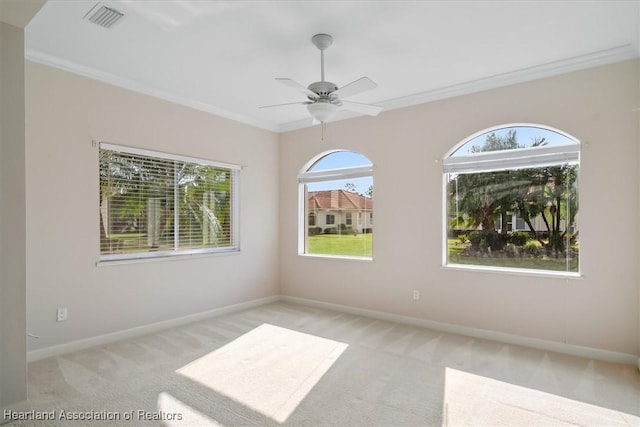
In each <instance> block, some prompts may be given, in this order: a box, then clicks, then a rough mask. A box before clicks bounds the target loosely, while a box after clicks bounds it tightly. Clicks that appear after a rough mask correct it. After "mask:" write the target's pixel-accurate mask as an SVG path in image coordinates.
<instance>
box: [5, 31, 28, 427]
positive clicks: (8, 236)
mask: <svg viewBox="0 0 640 427" xmlns="http://www.w3.org/2000/svg"><path fill="white" fill-rule="evenodd" d="M23 68H24V31H23V30H22V28H17V27H14V26H12V25H9V24H5V23H4V22H2V21H0V200H1V202H0V411H3V410H4V409H5V408H9V407H11V408H14V407H15V405H20V404H21V403H22V402H25V401H26V399H27V383H26V378H27V363H26V355H25V347H26V334H25V333H26V327H25V325H26V319H25V304H26V300H25V187H24V162H25V139H24V138H25V137H24V120H25V118H24V72H23ZM3 418H4V417H2V418H0V423H2V421H3Z"/></svg>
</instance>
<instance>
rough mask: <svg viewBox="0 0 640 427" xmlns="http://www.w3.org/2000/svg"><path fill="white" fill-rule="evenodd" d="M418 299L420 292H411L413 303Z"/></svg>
mask: <svg viewBox="0 0 640 427" xmlns="http://www.w3.org/2000/svg"><path fill="white" fill-rule="evenodd" d="M419 299H420V291H418V290H414V291H413V300H414V301H418V300H419Z"/></svg>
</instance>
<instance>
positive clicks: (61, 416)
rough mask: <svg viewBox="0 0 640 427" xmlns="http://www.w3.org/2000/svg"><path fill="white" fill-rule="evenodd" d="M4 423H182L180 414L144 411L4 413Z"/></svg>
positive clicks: (8, 411) (32, 411) (7, 411)
mask: <svg viewBox="0 0 640 427" xmlns="http://www.w3.org/2000/svg"><path fill="white" fill-rule="evenodd" d="M3 419H4V421H30V420H36V421H54V420H61V421H182V414H181V413H180V412H165V411H154V412H151V411H144V410H142V409H138V410H133V409H132V410H131V411H126V412H114V411H65V410H64V409H60V410H58V411H56V410H53V411H35V410H31V411H11V410H7V409H5V410H4V411H3Z"/></svg>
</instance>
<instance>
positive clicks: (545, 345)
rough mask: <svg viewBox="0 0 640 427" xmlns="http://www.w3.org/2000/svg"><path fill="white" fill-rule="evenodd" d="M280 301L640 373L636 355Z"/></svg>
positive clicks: (322, 304)
mask: <svg viewBox="0 0 640 427" xmlns="http://www.w3.org/2000/svg"><path fill="white" fill-rule="evenodd" d="M281 300H282V301H288V302H292V303H296V304H301V305H307V306H310V307H316V308H323V309H326V310H333V311H338V312H342V313H348V314H355V315H359V316H365V317H371V318H374V319H380V320H386V321H390V322H396V323H402V324H405V325H412V326H419V327H424V328H429V329H433V330H436V331H442V332H447V333H451V334H458V335H465V336H469V337H473V338H480V339H485V340H491V341H498V342H503V343H506V344H514V345H520V346H523V347H530V348H535V349H538V350H545V351H553V352H557V353H563V354H569V355H572V356H579V357H585V358H588V359H595V360H602V361H606V362H614V363H623V364H627V365H634V364H636V363H637V364H638V369H640V358H639V357H638V356H637V355H634V354H627V353H619V352H615V351H609V350H601V349H598V348H592V347H584V346H579V345H575V344H567V343H562V342H556V341H548V340H542V339H538V338H530V337H524V336H520V335H513V334H507V333H504V332H497V331H490V330H486V329H478V328H472V327H468V326H460V325H454V324H451V323H443V322H436V321H433V320H427V319H420V318H417V317H409V316H401V315H398V314H391V313H385V312H382V311H375V310H367V309H363V308H357V307H352V306H347V305H341V304H333V303H328V302H322V301H317V300H311V299H305V298H298V297H291V296H287V295H283V296H282V297H281Z"/></svg>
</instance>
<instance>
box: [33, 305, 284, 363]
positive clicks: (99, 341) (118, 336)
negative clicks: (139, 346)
mask: <svg viewBox="0 0 640 427" xmlns="http://www.w3.org/2000/svg"><path fill="white" fill-rule="evenodd" d="M279 300H280V296H279V295H274V296H270V297H266V298H259V299H255V300H251V301H247V302H242V303H239V304H233V305H227V306H224V307H219V308H215V309H213V310H208V311H203V312H200V313H195V314H189V315H187V316H183V317H178V318H176V319H169V320H163V321H161V322H156V323H151V324H149V325H143V326H138V327H135V328H131V329H125V330H122V331H117V332H112V333H108V334H103V335H98V336H95V337H91V338H86V339H82V340H77V341H72V342H68V343H64V344H60V345H54V346H51V347H45V348H40V349H37V350H31V351H28V352H27V362H35V361H36V360H41V359H46V358H47V357H52V356H59V355H61V354H66V353H71V352H73V351H78V350H84V349H86V348H90V347H95V346H99V345H104V344H109V343H112V342H115V341H118V340H123V339H127V338H131V337H136V336H140V335H144V334H150V333H154V332H158V331H162V330H165V329H169V328H175V327H176V326H181V325H186V324H188V323H193V322H197V321H200V320H205V319H209V318H211V317H215V316H220V315H223V314H229V313H233V312H236V311H240V310H246V309H249V308H253V307H258V306H261V305H264V304H270V303H272V302H276V301H279Z"/></svg>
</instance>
